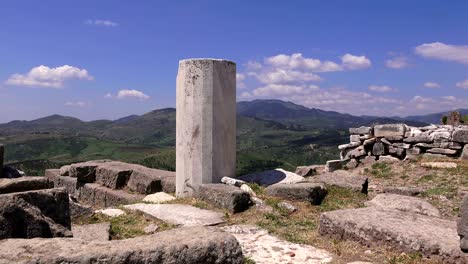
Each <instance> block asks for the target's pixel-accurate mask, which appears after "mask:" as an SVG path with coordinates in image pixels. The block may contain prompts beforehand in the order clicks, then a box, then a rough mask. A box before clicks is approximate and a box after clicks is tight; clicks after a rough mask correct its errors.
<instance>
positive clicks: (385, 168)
mask: <svg viewBox="0 0 468 264" xmlns="http://www.w3.org/2000/svg"><path fill="white" fill-rule="evenodd" d="M365 173H370V174H372V175H374V176H375V177H376V178H390V177H391V174H392V168H391V167H390V166H389V165H388V164H386V163H374V164H372V167H371V170H370V171H369V170H368V169H367V168H366V170H365Z"/></svg>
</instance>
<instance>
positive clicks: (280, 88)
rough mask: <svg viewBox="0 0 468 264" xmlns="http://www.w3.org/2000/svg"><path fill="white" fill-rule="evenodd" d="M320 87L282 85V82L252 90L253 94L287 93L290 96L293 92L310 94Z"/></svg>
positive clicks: (275, 94)
mask: <svg viewBox="0 0 468 264" xmlns="http://www.w3.org/2000/svg"><path fill="white" fill-rule="evenodd" d="M319 89H320V88H319V87H318V86H317V85H284V84H269V85H266V86H263V87H260V88H257V89H255V90H253V91H252V94H253V95H255V96H267V97H270V96H277V95H282V96H284V95H287V96H291V95H294V94H301V95H305V94H310V93H312V92H313V91H317V90H319Z"/></svg>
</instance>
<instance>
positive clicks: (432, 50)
mask: <svg viewBox="0 0 468 264" xmlns="http://www.w3.org/2000/svg"><path fill="white" fill-rule="evenodd" d="M415 52H416V54H418V55H420V56H423V57H425V58H431V59H438V60H444V61H453V62H457V63H462V64H466V65H468V46H457V45H449V44H445V43H441V42H434V43H429V44H422V45H420V46H417V47H416V48H415Z"/></svg>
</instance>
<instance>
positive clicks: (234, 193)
mask: <svg viewBox="0 0 468 264" xmlns="http://www.w3.org/2000/svg"><path fill="white" fill-rule="evenodd" d="M197 197H198V198H199V199H201V200H203V201H205V202H208V203H212V204H215V205H217V206H219V207H221V208H224V209H227V210H229V211H231V212H233V213H239V212H242V211H245V210H247V209H248V208H249V206H250V194H249V193H248V192H245V191H243V190H241V189H239V188H237V187H235V186H230V185H226V184H222V183H218V184H202V185H200V186H199V187H198V192H197Z"/></svg>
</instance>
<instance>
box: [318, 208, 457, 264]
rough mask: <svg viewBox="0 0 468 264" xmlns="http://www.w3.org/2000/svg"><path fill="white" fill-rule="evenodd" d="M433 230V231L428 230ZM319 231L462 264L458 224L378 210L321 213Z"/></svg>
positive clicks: (361, 209)
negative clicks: (438, 256) (417, 252)
mask: <svg viewBox="0 0 468 264" xmlns="http://www.w3.org/2000/svg"><path fill="white" fill-rule="evenodd" d="M428 230H430V232H429V231H428ZM319 232H320V234H322V235H332V236H336V237H338V238H340V239H352V240H356V241H358V242H361V243H362V244H365V245H373V246H375V245H376V244H389V245H392V246H394V247H398V248H401V249H403V250H407V251H419V252H421V253H422V254H424V255H432V254H436V255H437V254H438V255H440V256H442V258H444V260H449V259H451V260H454V261H458V262H459V263H463V261H464V260H465V259H466V257H465V256H463V253H462V252H461V250H460V247H459V239H458V236H457V230H456V223H455V221H449V220H444V219H441V218H437V217H433V216H427V215H422V214H415V213H410V212H403V211H399V210H393V209H385V210H383V209H380V208H375V207H367V208H359V209H346V210H337V211H331V212H326V213H322V215H321V216H320V227H319Z"/></svg>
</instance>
